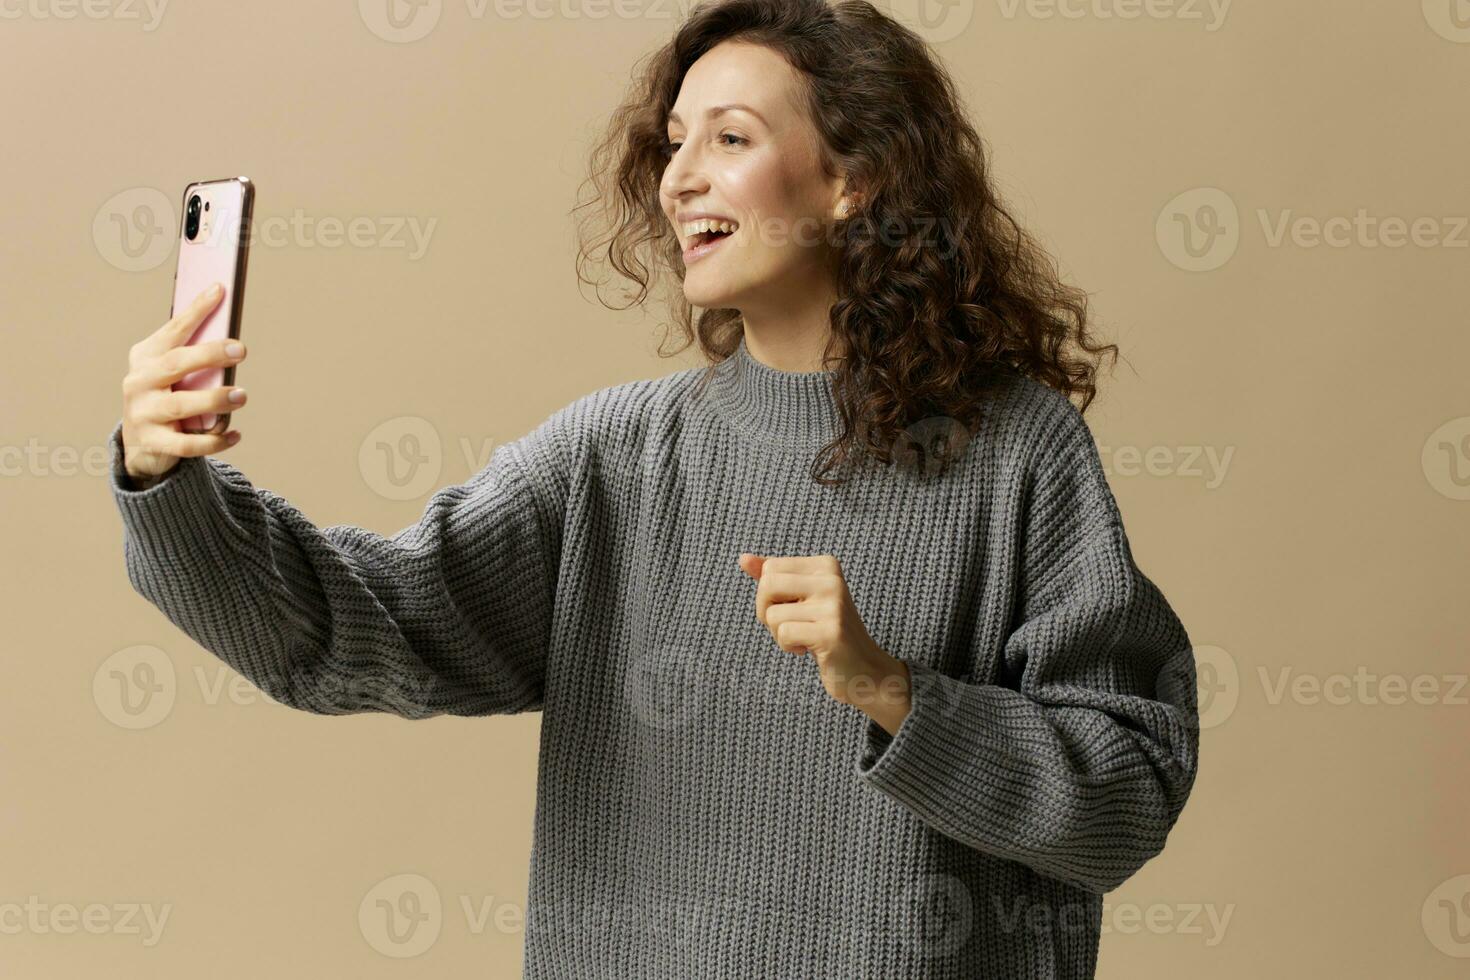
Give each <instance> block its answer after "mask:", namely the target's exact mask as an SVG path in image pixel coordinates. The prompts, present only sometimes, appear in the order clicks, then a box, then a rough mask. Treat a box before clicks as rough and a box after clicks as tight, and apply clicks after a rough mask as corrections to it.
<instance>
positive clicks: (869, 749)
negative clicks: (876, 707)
mask: <svg viewBox="0 0 1470 980" xmlns="http://www.w3.org/2000/svg"><path fill="white" fill-rule="evenodd" d="M907 663H908V668H909V713H908V714H906V715H904V718H903V721H902V722H901V723H900V724H899V726H898V731H896V732H894V733H892V734H889V732H888V730H887V729H885V728H884V727H883V726H882V725H880V724H878V723H877V722H876V721H874V720H873V719H872V718H868V719H867V720H866V722H865V723H864V725H863V739H862V755H861V757H860V758H859V759H858V761H857V764H856V766H855V767H854V771H855V772H856V773H857V774H858V775H859V776H861V777H862V778H863V779H865V780H866V781H867V782H868V783H869V785H871V786H874V787H876V788H878V789H882V790H885V791H889V792H893V791H895V790H897V793H896V795H897V796H900V797H903V796H907V795H908V794H907V792H905V791H904V790H903V789H901V788H900V787H901V786H902V785H903V784H905V783H916V784H919V785H923V784H925V783H932V782H937V781H940V779H939V777H940V774H939V773H938V772H934V778H930V777H929V774H930V772H931V771H932V770H934V769H935V768H936V767H939V768H942V767H943V765H944V758H945V756H946V755H947V754H948V748H949V747H950V745H951V740H950V739H948V738H946V737H945V731H944V725H945V722H946V717H947V715H948V714H951V713H953V712H954V711H955V710H956V709H957V708H958V706H959V699H958V698H957V697H955V696H954V695H953V693H952V692H951V691H950V690H949V687H948V685H949V684H951V683H958V682H957V681H955V680H954V679H953V678H951V677H947V676H946V675H944V674H941V673H940V672H939V671H937V670H935V669H934V668H933V667H930V666H927V665H925V664H919V663H914V662H913V661H907Z"/></svg>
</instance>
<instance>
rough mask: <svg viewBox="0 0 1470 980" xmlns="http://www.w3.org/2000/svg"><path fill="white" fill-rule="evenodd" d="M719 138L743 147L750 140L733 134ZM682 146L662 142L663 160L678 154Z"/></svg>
mask: <svg viewBox="0 0 1470 980" xmlns="http://www.w3.org/2000/svg"><path fill="white" fill-rule="evenodd" d="M719 138H720V139H726V138H729V139H732V140H734V141H735V143H736V144H739V145H741V146H743V145H745V144H747V143H749V142H750V140H748V139H746V138H745V137H743V136H736V135H735V134H734V133H721V134H720V137H719ZM683 145H684V144H683V143H679V142H677V141H674V140H665V141H664V145H663V147H662V148H661V149H662V151H663V155H664V159H666V160H667V159H668V158H670V157H672V156H673V155H674V154H675V153H678V152H679V147H681V146H683ZM725 145H726V146H730V145H731V144H729V143H726V144H725Z"/></svg>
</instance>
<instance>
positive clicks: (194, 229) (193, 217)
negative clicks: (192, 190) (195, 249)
mask: <svg viewBox="0 0 1470 980" xmlns="http://www.w3.org/2000/svg"><path fill="white" fill-rule="evenodd" d="M202 200H203V198H201V197H200V196H199V195H198V194H195V195H193V196H192V197H190V198H189V206H188V208H186V209H185V211H184V237H185V238H187V239H188V240H189V241H191V242H192V241H193V240H194V236H195V235H198V234H199V212H200V202H201V201H202Z"/></svg>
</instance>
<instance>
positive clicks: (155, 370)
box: [122, 283, 245, 486]
mask: <svg viewBox="0 0 1470 980" xmlns="http://www.w3.org/2000/svg"><path fill="white" fill-rule="evenodd" d="M223 295H224V290H223V289H221V287H220V285H219V284H218V283H215V284H214V285H211V286H209V287H208V288H206V289H205V290H203V291H202V292H201V293H200V294H199V295H198V296H196V297H195V298H194V302H192V303H191V304H189V306H188V307H187V308H186V309H185V310H183V312H181V313H179V315H178V316H175V317H174V318H173V319H171V320H169V321H168V322H167V323H165V324H164V325H163V326H161V327H159V328H158V329H157V330H155V331H153V333H151V334H149V335H148V336H147V337H144V338H143V339H142V340H140V341H138V342H137V343H136V344H134V345H133V346H132V349H131V350H129V351H128V373H127V376H126V377H124V378H123V382H122V395H123V406H122V444H123V458H124V465H125V466H126V468H127V473H128V476H129V477H131V478H132V479H133V480H134V481H135V482H136V483H138V484H142V485H145V486H148V485H152V484H154V483H157V482H158V481H159V480H161V479H163V477H164V476H166V475H167V474H168V472H169V471H170V470H172V469H173V468H174V466H175V465H176V464H177V463H178V461H179V460H180V459H181V458H182V457H184V456H205V455H208V454H210V453H219V452H223V451H224V450H225V449H228V448H229V447H230V446H233V445H234V444H235V443H236V442H238V441H239V440H240V433H239V432H238V431H236V430H234V429H231V430H230V431H228V432H221V433H218V434H217V435H202V434H195V433H189V432H184V431H182V430H181V429H180V422H181V421H182V420H183V419H187V418H191V417H192V416H195V415H207V414H211V413H213V414H223V413H225V412H234V411H237V410H239V408H240V406H242V405H244V404H245V389H244V388H240V387H229V386H225V385H217V386H215V387H213V388H205V389H203V390H200V391H174V390H173V387H172V386H173V383H174V382H175V381H178V380H179V379H181V378H183V377H184V376H185V375H187V374H189V373H190V372H193V371H197V370H199V369H200V368H206V367H215V366H221V367H223V366H228V365H230V364H238V363H240V362H241V361H242V360H244V359H245V347H244V344H243V342H242V341H238V340H230V339H228V338H226V339H223V340H211V341H209V342H208V343H204V344H189V343H187V341H188V340H189V338H190V337H191V336H193V334H194V331H195V330H196V329H198V327H199V324H201V323H203V322H204V318H205V317H207V316H209V312H210V311H211V310H213V309H214V308H215V307H216V306H218V305H219V301H220V297H222V296H223ZM231 344H238V345H239V353H238V354H236V355H233V356H232V355H231V354H230V353H229V352H228V350H227V349H226V348H227V347H228V345H231Z"/></svg>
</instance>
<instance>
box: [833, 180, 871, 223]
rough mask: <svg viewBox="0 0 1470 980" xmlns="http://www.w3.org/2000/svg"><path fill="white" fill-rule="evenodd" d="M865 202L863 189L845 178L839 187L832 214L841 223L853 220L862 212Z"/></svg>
mask: <svg viewBox="0 0 1470 980" xmlns="http://www.w3.org/2000/svg"><path fill="white" fill-rule="evenodd" d="M863 200H864V196H863V192H862V189H861V188H860V187H857V186H856V185H854V184H849V183H848V180H847V178H846V177H844V178H842V180H841V182H840V183H839V185H838V199H837V203H836V204H834V205H833V208H832V213H833V215H834V216H835V217H836V218H837V219H838V220H839V221H841V220H846V219H848V218H851V217H853V216H854V215H856V214H857V213H858V212H859V211H861V210H862V208H863Z"/></svg>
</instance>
